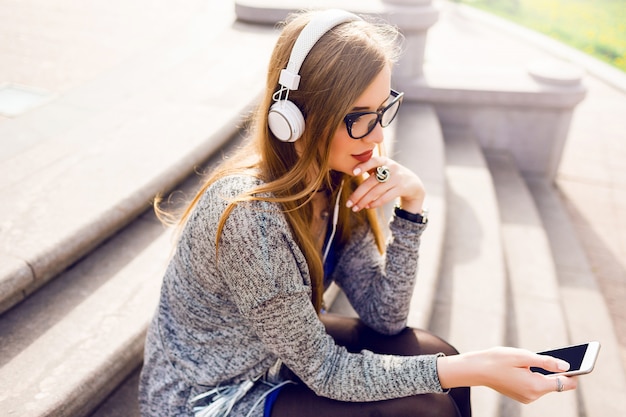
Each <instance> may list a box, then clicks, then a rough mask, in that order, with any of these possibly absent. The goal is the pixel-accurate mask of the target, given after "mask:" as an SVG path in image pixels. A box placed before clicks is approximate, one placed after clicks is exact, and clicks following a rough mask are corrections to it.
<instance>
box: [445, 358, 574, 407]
mask: <svg viewBox="0 0 626 417" xmlns="http://www.w3.org/2000/svg"><path fill="white" fill-rule="evenodd" d="M530 367H539V368H543V369H546V370H548V371H553V372H565V371H567V370H568V369H569V364H568V363H567V362H565V361H562V360H560V359H556V358H553V357H550V356H545V355H538V354H536V353H532V352H529V351H527V350H523V349H515V348H503V347H500V348H493V349H489V350H484V351H479V352H471V353H466V354H461V355H455V356H446V357H441V358H439V359H438V360H437V370H438V372H439V380H440V382H441V386H442V388H444V389H447V388H453V387H460V386H476V385H483V386H487V387H489V388H492V389H494V390H496V391H498V392H499V393H501V394H503V395H506V396H507V397H510V398H513V399H514V400H517V401H519V402H521V403H524V404H527V403H530V402H532V401H535V400H536V399H538V398H539V397H541V396H543V395H545V394H547V393H549V392H555V391H557V389H558V388H559V382H558V381H557V378H558V379H559V380H560V383H562V388H563V389H562V391H569V390H572V389H575V388H576V386H577V379H576V377H566V376H555V375H543V374H540V373H536V372H531V370H530Z"/></svg>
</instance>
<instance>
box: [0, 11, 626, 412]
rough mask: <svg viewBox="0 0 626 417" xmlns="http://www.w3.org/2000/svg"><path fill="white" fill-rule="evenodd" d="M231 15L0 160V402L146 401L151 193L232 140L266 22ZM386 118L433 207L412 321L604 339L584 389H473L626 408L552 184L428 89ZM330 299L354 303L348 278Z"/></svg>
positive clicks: (485, 341) (165, 245)
mask: <svg viewBox="0 0 626 417" xmlns="http://www.w3.org/2000/svg"><path fill="white" fill-rule="evenodd" d="M225 3H226V2H225ZM216 7H217V6H216ZM233 21H234V15H233V13H232V12H230V11H228V10H227V8H226V7H225V6H224V9H221V10H219V13H217V12H216V13H215V16H198V20H197V23H198V25H196V26H192V27H190V28H189V31H188V32H185V33H183V34H180V35H178V36H177V37H175V39H172V41H171V44H168V45H163V46H162V47H161V48H160V49H159V50H158V51H157V50H153V51H148V52H147V53H146V54H145V55H144V56H139V57H137V58H136V60H135V62H134V63H133V64H132V65H129V66H126V67H125V68H124V69H120V70H119V71H117V72H112V73H109V74H107V75H106V77H104V78H101V79H98V80H95V81H94V82H93V83H92V84H90V85H88V86H86V87H84V88H81V89H79V90H77V91H75V92H73V93H71V94H69V95H68V96H67V97H64V98H63V99H62V102H57V103H55V106H65V108H68V109H71V108H72V106H74V107H78V106H77V104H76V103H80V102H81V100H85V97H94V95H95V97H99V98H100V100H99V101H97V105H95V104H94V105H93V106H92V107H81V111H80V112H81V113H82V114H83V116H85V115H86V116H87V117H83V118H82V119H81V120H83V122H80V123H78V122H75V123H69V122H68V126H67V127H65V128H63V129H61V128H60V127H59V126H56V129H57V133H56V134H55V135H54V137H51V139H50V140H48V141H45V142H43V143H42V144H41V146H39V147H37V148H34V149H33V150H32V151H30V152H28V153H25V154H22V155H20V156H18V157H16V158H14V159H12V160H10V161H9V163H8V164H5V165H4V166H3V167H1V168H0V181H1V183H0V189H2V190H4V191H7V192H5V193H4V194H5V195H11V196H13V198H12V199H11V200H8V199H5V201H3V202H2V203H0V213H1V214H2V218H3V223H2V225H1V230H2V233H1V237H0V242H1V245H0V248H1V250H0V261H1V263H0V296H1V299H0V305H1V306H3V308H2V311H3V312H2V315H1V316H0V410H2V412H1V414H3V415H7V416H13V415H15V416H20V417H22V416H25V417H29V416H33V417H35V416H36V417H40V416H73V417H78V416H93V417H108V416H129V417H134V416H138V411H137V401H136V391H137V390H136V386H137V377H138V369H139V367H140V365H141V357H142V349H143V338H144V335H145V329H146V326H147V323H148V320H149V319H150V318H151V315H152V313H153V311H154V308H155V305H156V301H157V297H158V290H159V286H160V280H161V275H162V272H163V269H164V267H165V265H166V262H167V258H168V255H169V253H170V251H171V247H172V243H173V240H172V234H171V232H170V231H169V230H167V229H165V228H163V226H162V225H161V224H160V223H159V222H158V221H157V220H156V219H155V217H154V215H153V214H152V212H151V209H150V204H149V203H150V201H151V199H152V198H153V196H154V195H156V194H157V193H158V192H167V191H169V190H181V192H180V193H175V194H174V200H175V201H174V202H173V204H174V205H175V204H177V202H179V201H182V200H184V199H185V196H189V195H190V194H191V193H193V191H192V190H193V189H194V188H195V187H196V186H197V184H198V181H199V175H197V173H196V172H198V171H200V172H201V171H203V170H205V169H208V168H209V167H210V166H212V165H214V164H215V163H217V162H218V161H219V160H220V159H221V158H222V157H223V155H224V154H226V153H227V152H228V149H230V147H232V146H237V143H238V141H239V139H240V137H241V133H240V130H239V128H240V127H241V126H242V124H243V118H244V116H245V114H246V113H247V112H248V111H249V109H250V106H251V105H253V103H254V101H255V99H256V97H257V95H258V93H259V91H260V89H259V86H262V85H263V70H264V67H265V62H266V59H267V57H268V56H269V50H270V49H271V46H272V44H273V41H274V39H275V35H276V32H275V31H274V30H273V29H271V28H269V27H258V26H250V25H246V24H243V23H234V24H233V23H232V22H233ZM207 22H210V23H211V24H213V26H212V27H211V28H210V29H209V28H208V27H207V26H206V24H207ZM181 45H185V47H183V48H182V49H181ZM242 50H245V51H247V52H246V54H241V53H236V52H235V51H242ZM229 51H230V52H229ZM164 57H165V58H164ZM156 58H158V59H156ZM155 63H156V66H155ZM148 69H150V71H148ZM253 69H254V70H253ZM257 70H258V71H257ZM234 71H236V73H235V72H234ZM155 85H158V91H156V89H155V88H154V87H155ZM90 100H91V98H90ZM62 108H63V107H56V109H55V108H52V107H50V106H49V107H48V108H42V109H40V111H38V112H37V111H35V112H34V113H32V114H31V115H29V117H30V118H31V120H30V122H31V123H32V122H37V121H41V122H42V123H43V122H45V120H49V118H50V117H51V115H53V114H55V111H59V109H62ZM74 120H78V118H75V119H74ZM44 125H45V123H44ZM389 129H390V130H389V132H387V133H388V134H389V135H388V142H391V146H390V149H389V151H390V154H391V155H393V156H394V157H395V158H397V159H398V160H399V161H400V162H401V163H403V164H405V165H407V166H409V167H411V168H412V169H414V170H415V171H416V172H417V173H418V174H419V175H420V176H421V178H422V179H423V180H424V182H425V184H426V187H427V191H428V200H427V204H428V206H429V209H430V223H429V228H428V231H427V233H426V234H425V237H424V241H423V246H422V250H421V259H420V271H419V273H418V277H417V279H418V281H417V282H418V283H417V286H416V289H415V293H414V296H413V305H412V309H411V315H410V317H409V324H410V325H412V326H416V327H422V328H430V329H431V330H433V331H435V332H436V333H438V334H440V335H441V336H442V337H444V338H446V339H448V340H449V341H450V342H451V343H453V344H454V345H455V346H456V347H457V348H458V349H459V350H461V351H467V350H472V349H482V348H488V347H491V346H495V345H513V346H520V347H524V348H528V349H531V350H541V349H547V348H551V347H555V346H559V345H563V344H568V343H577V342H584V341H587V340H591V339H596V340H599V341H601V342H602V345H603V347H602V351H601V356H600V360H599V363H598V365H597V367H596V369H595V370H594V372H593V373H592V374H590V375H587V376H585V377H582V378H580V389H579V390H578V391H577V392H569V393H563V394H559V395H549V396H546V397H544V398H542V399H541V400H539V401H537V402H536V403H533V404H531V405H529V406H520V405H518V404H516V403H514V402H512V401H508V400H507V399H506V398H504V397H502V396H500V395H498V394H497V393H495V392H493V391H490V390H488V389H482V388H477V389H474V391H473V401H474V410H475V411H474V412H475V415H477V416H481V417H483V416H487V417H517V416H520V417H521V416H524V417H526V416H527V417H541V416H545V415H557V416H564V417H570V416H571V417H583V416H585V417H594V416H618V415H623V414H624V412H626V399H624V397H625V396H624V393H625V392H626V377H625V373H624V369H623V366H622V364H621V361H620V359H619V351H618V345H617V342H616V340H615V335H614V332H613V327H612V324H611V318H610V316H609V314H608V312H607V309H606V307H605V305H604V301H603V299H602V296H601V294H600V292H599V290H598V288H597V286H596V284H595V278H594V276H593V273H592V271H591V268H590V267H589V265H588V263H587V262H586V260H585V255H584V252H583V250H582V249H581V246H580V243H579V242H578V240H577V238H576V236H575V233H574V232H573V228H572V226H571V223H570V221H569V218H568V216H567V214H566V213H565V210H564V209H563V207H562V203H561V201H560V199H559V195H558V190H556V189H555V188H554V186H553V185H552V183H551V182H549V181H546V180H543V179H541V178H536V177H528V176H527V177H524V176H523V175H521V174H520V173H519V170H518V169H517V167H516V164H515V162H514V160H513V159H512V157H511V156H510V155H509V154H508V153H507V152H506V151H503V150H501V151H484V150H483V149H482V148H481V147H480V145H479V143H478V141H477V140H476V138H475V137H474V136H473V135H472V134H471V133H468V131H467V130H463V129H459V128H455V127H454V126H449V125H447V124H445V123H443V124H442V123H441V122H440V120H439V118H438V117H437V114H436V112H435V110H434V107H433V106H430V105H428V104H425V103H418V102H411V101H407V102H406V103H405V104H404V105H403V107H402V109H401V114H400V115H399V116H398V120H397V121H396V122H395V123H394V125H393V129H392V128H391V127H390V128H389ZM94 132H95V133H94ZM85 138H89V142H88V143H87V142H86V141H85ZM42 160H46V161H52V162H49V163H48V165H45V166H43V167H42V168H41V170H38V171H37V173H36V174H34V173H31V172H29V171H25V170H24V169H19V168H20V167H23V166H39V165H38V164H36V163H33V161H35V162H36V161H42ZM20 173H23V175H21V174H20ZM18 174H20V175H21V176H20V175H18ZM179 197H180V198H179ZM4 219H6V220H4ZM327 297H328V298H329V302H331V301H332V306H333V307H332V309H333V310H334V311H336V312H343V313H346V314H353V312H352V311H351V309H350V306H349V305H348V304H347V302H346V300H345V297H343V295H342V294H341V293H340V292H338V291H336V290H331V291H329V293H328V294H327Z"/></svg>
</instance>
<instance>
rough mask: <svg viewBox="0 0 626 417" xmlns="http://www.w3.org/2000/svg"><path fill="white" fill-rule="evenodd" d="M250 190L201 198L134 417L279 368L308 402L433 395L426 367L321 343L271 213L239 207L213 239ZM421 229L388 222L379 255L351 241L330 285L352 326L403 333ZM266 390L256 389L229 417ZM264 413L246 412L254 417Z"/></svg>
mask: <svg viewBox="0 0 626 417" xmlns="http://www.w3.org/2000/svg"><path fill="white" fill-rule="evenodd" d="M258 184H259V181H258V180H256V179H253V178H251V177H246V176H231V177H228V178H225V179H222V180H220V181H218V182H216V183H215V184H213V185H212V186H211V187H209V188H208V190H207V191H206V192H205V194H204V195H203V196H202V198H201V199H200V201H199V202H198V204H197V205H196V207H195V209H194V210H193V212H192V214H191V215H190V217H189V219H188V222H187V224H186V226H185V228H184V229H183V231H182V234H181V237H180V240H179V242H178V245H177V247H176V251H175V253H174V254H173V257H172V259H171V261H170V264H169V266H168V268H167V271H166V274H165V277H164V280H163V284H162V289H161V298H160V303H159V307H158V310H157V312H156V315H155V317H154V319H153V321H152V323H151V326H150V328H149V331H148V336H147V340H146V347H145V358H144V367H143V370H142V374H141V382H140V392H139V399H140V408H141V413H142V416H144V417H156V416H160V417H163V416H191V415H193V412H192V407H191V405H190V399H191V398H193V397H194V396H196V395H198V394H200V393H202V392H204V391H207V390H208V389H210V388H212V387H215V386H216V385H218V384H222V385H223V384H231V383H237V382H240V381H243V380H245V379H247V378H253V377H256V376H258V375H260V374H262V373H263V372H264V371H266V370H267V369H268V368H269V367H270V366H271V365H272V364H274V363H275V362H276V361H277V359H280V360H282V362H283V364H284V365H285V366H286V367H288V368H289V369H290V370H291V371H292V372H293V373H295V374H296V375H297V376H298V377H299V378H300V379H301V380H302V381H303V382H304V383H305V384H307V385H308V386H309V387H310V388H311V389H312V390H313V391H315V392H316V393H317V394H318V395H322V396H326V397H329V398H333V399H337V400H343V401H375V400H382V399H388V398H396V397H402V396H408V395H413V394H418V393H426V392H441V391H442V390H441V385H440V383H439V379H438V376H437V369H436V356H433V355H424V356H415V357H400V356H389V355H378V354H374V353H372V352H369V351H362V352H360V353H349V352H348V351H347V350H346V349H345V348H343V347H340V346H337V345H335V344H334V342H333V339H332V338H331V337H330V336H329V335H328V334H326V332H325V330H324V326H323V324H322V323H321V322H320V320H319V318H318V316H317V314H316V312H315V310H314V308H313V306H312V304H311V301H310V300H311V282H310V276H309V272H308V268H307V264H306V261H305V258H304V256H303V254H302V252H301V251H300V249H299V247H298V245H297V244H296V242H295V241H294V239H293V237H292V234H291V232H290V229H289V226H288V224H287V221H286V219H285V217H284V215H283V214H282V213H281V211H280V207H279V206H278V205H277V204H274V203H267V202H258V201H255V202H250V203H245V204H238V205H237V206H236V208H235V209H234V210H233V211H232V213H231V214H230V216H229V217H228V220H227V221H226V224H225V227H224V230H223V235H222V238H221V240H220V249H219V253H218V257H217V259H216V253H215V243H214V242H215V235H216V227H217V224H218V221H219V219H220V216H221V214H222V212H223V211H224V209H225V208H226V205H227V198H229V197H234V196H237V195H239V194H240V193H241V192H243V191H245V190H249V189H250V188H251V187H254V186H256V185H258ZM423 228H424V226H423V225H420V224H417V223H412V222H410V221H407V220H404V219H400V218H396V217H394V218H392V220H391V223H390V231H391V237H390V239H389V241H388V242H387V247H386V254H385V255H384V256H381V255H380V254H379V253H378V250H377V248H376V245H375V242H374V236H373V234H372V233H371V231H370V230H369V229H368V228H366V227H363V228H362V229H363V230H354V231H353V233H352V239H351V241H350V242H348V243H347V244H346V245H345V246H344V247H343V248H342V250H341V252H340V253H338V254H337V260H338V262H337V266H336V267H335V269H334V271H333V273H332V276H331V277H327V278H328V279H329V280H334V281H335V282H336V283H337V284H338V285H339V286H340V287H341V288H342V289H343V290H344V292H345V293H346V295H347V296H348V298H349V300H350V302H351V303H352V305H353V307H354V308H355V310H356V311H357V312H358V314H359V316H360V318H361V319H362V320H363V321H364V322H365V323H366V324H367V325H369V326H370V327H372V328H373V329H375V330H377V331H379V332H382V333H386V334H394V333H397V332H399V331H400V330H402V329H403V328H404V326H405V325H406V317H407V314H408V309H409V302H410V297H411V294H412V288H413V285H414V278H415V273H416V269H417V258H418V247H419V242H420V235H421V233H422V231H423ZM268 389H269V386H268V385H266V384H263V383H261V382H258V383H257V384H256V385H255V387H254V388H253V389H252V390H251V391H250V392H249V393H248V394H247V395H246V396H245V397H244V398H243V399H241V400H240V401H239V402H237V405H236V406H235V408H234V409H233V412H232V413H231V415H232V416H239V415H245V414H246V413H247V412H248V411H249V410H250V408H251V407H252V404H254V402H255V401H256V400H257V399H258V398H260V396H261V395H262V394H263V393H264V392H265V391H267V390H268ZM262 414H263V403H262V401H261V403H260V404H259V406H258V407H256V408H255V411H254V412H253V415H254V416H262Z"/></svg>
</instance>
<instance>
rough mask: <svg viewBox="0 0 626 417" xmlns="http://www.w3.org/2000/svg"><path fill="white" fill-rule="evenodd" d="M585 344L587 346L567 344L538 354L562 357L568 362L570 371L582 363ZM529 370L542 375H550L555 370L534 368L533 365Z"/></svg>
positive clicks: (576, 368)
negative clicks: (564, 346) (567, 345)
mask: <svg viewBox="0 0 626 417" xmlns="http://www.w3.org/2000/svg"><path fill="white" fill-rule="evenodd" d="M587 346H588V345H587V344H584V345H576V346H569V347H566V348H561V349H554V350H548V351H545V352H539V354H540V355H548V356H553V357H555V358H559V359H563V360H564V361H566V362H567V363H569V364H570V368H569V370H570V371H576V370H578V369H580V366H581V365H582V363H583V358H584V357H585V353H586V352H587ZM530 370H531V371H533V372H539V373H541V374H544V375H550V374H554V373H556V372H551V371H546V370H545V369H543V368H535V367H531V368H530Z"/></svg>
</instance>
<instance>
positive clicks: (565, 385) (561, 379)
mask: <svg viewBox="0 0 626 417" xmlns="http://www.w3.org/2000/svg"><path fill="white" fill-rule="evenodd" d="M546 379H547V380H548V381H546V382H547V390H548V392H550V391H556V392H564V391H571V390H575V389H576V388H577V387H578V378H576V377H574V376H571V377H570V376H563V375H551V376H548V377H546Z"/></svg>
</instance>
